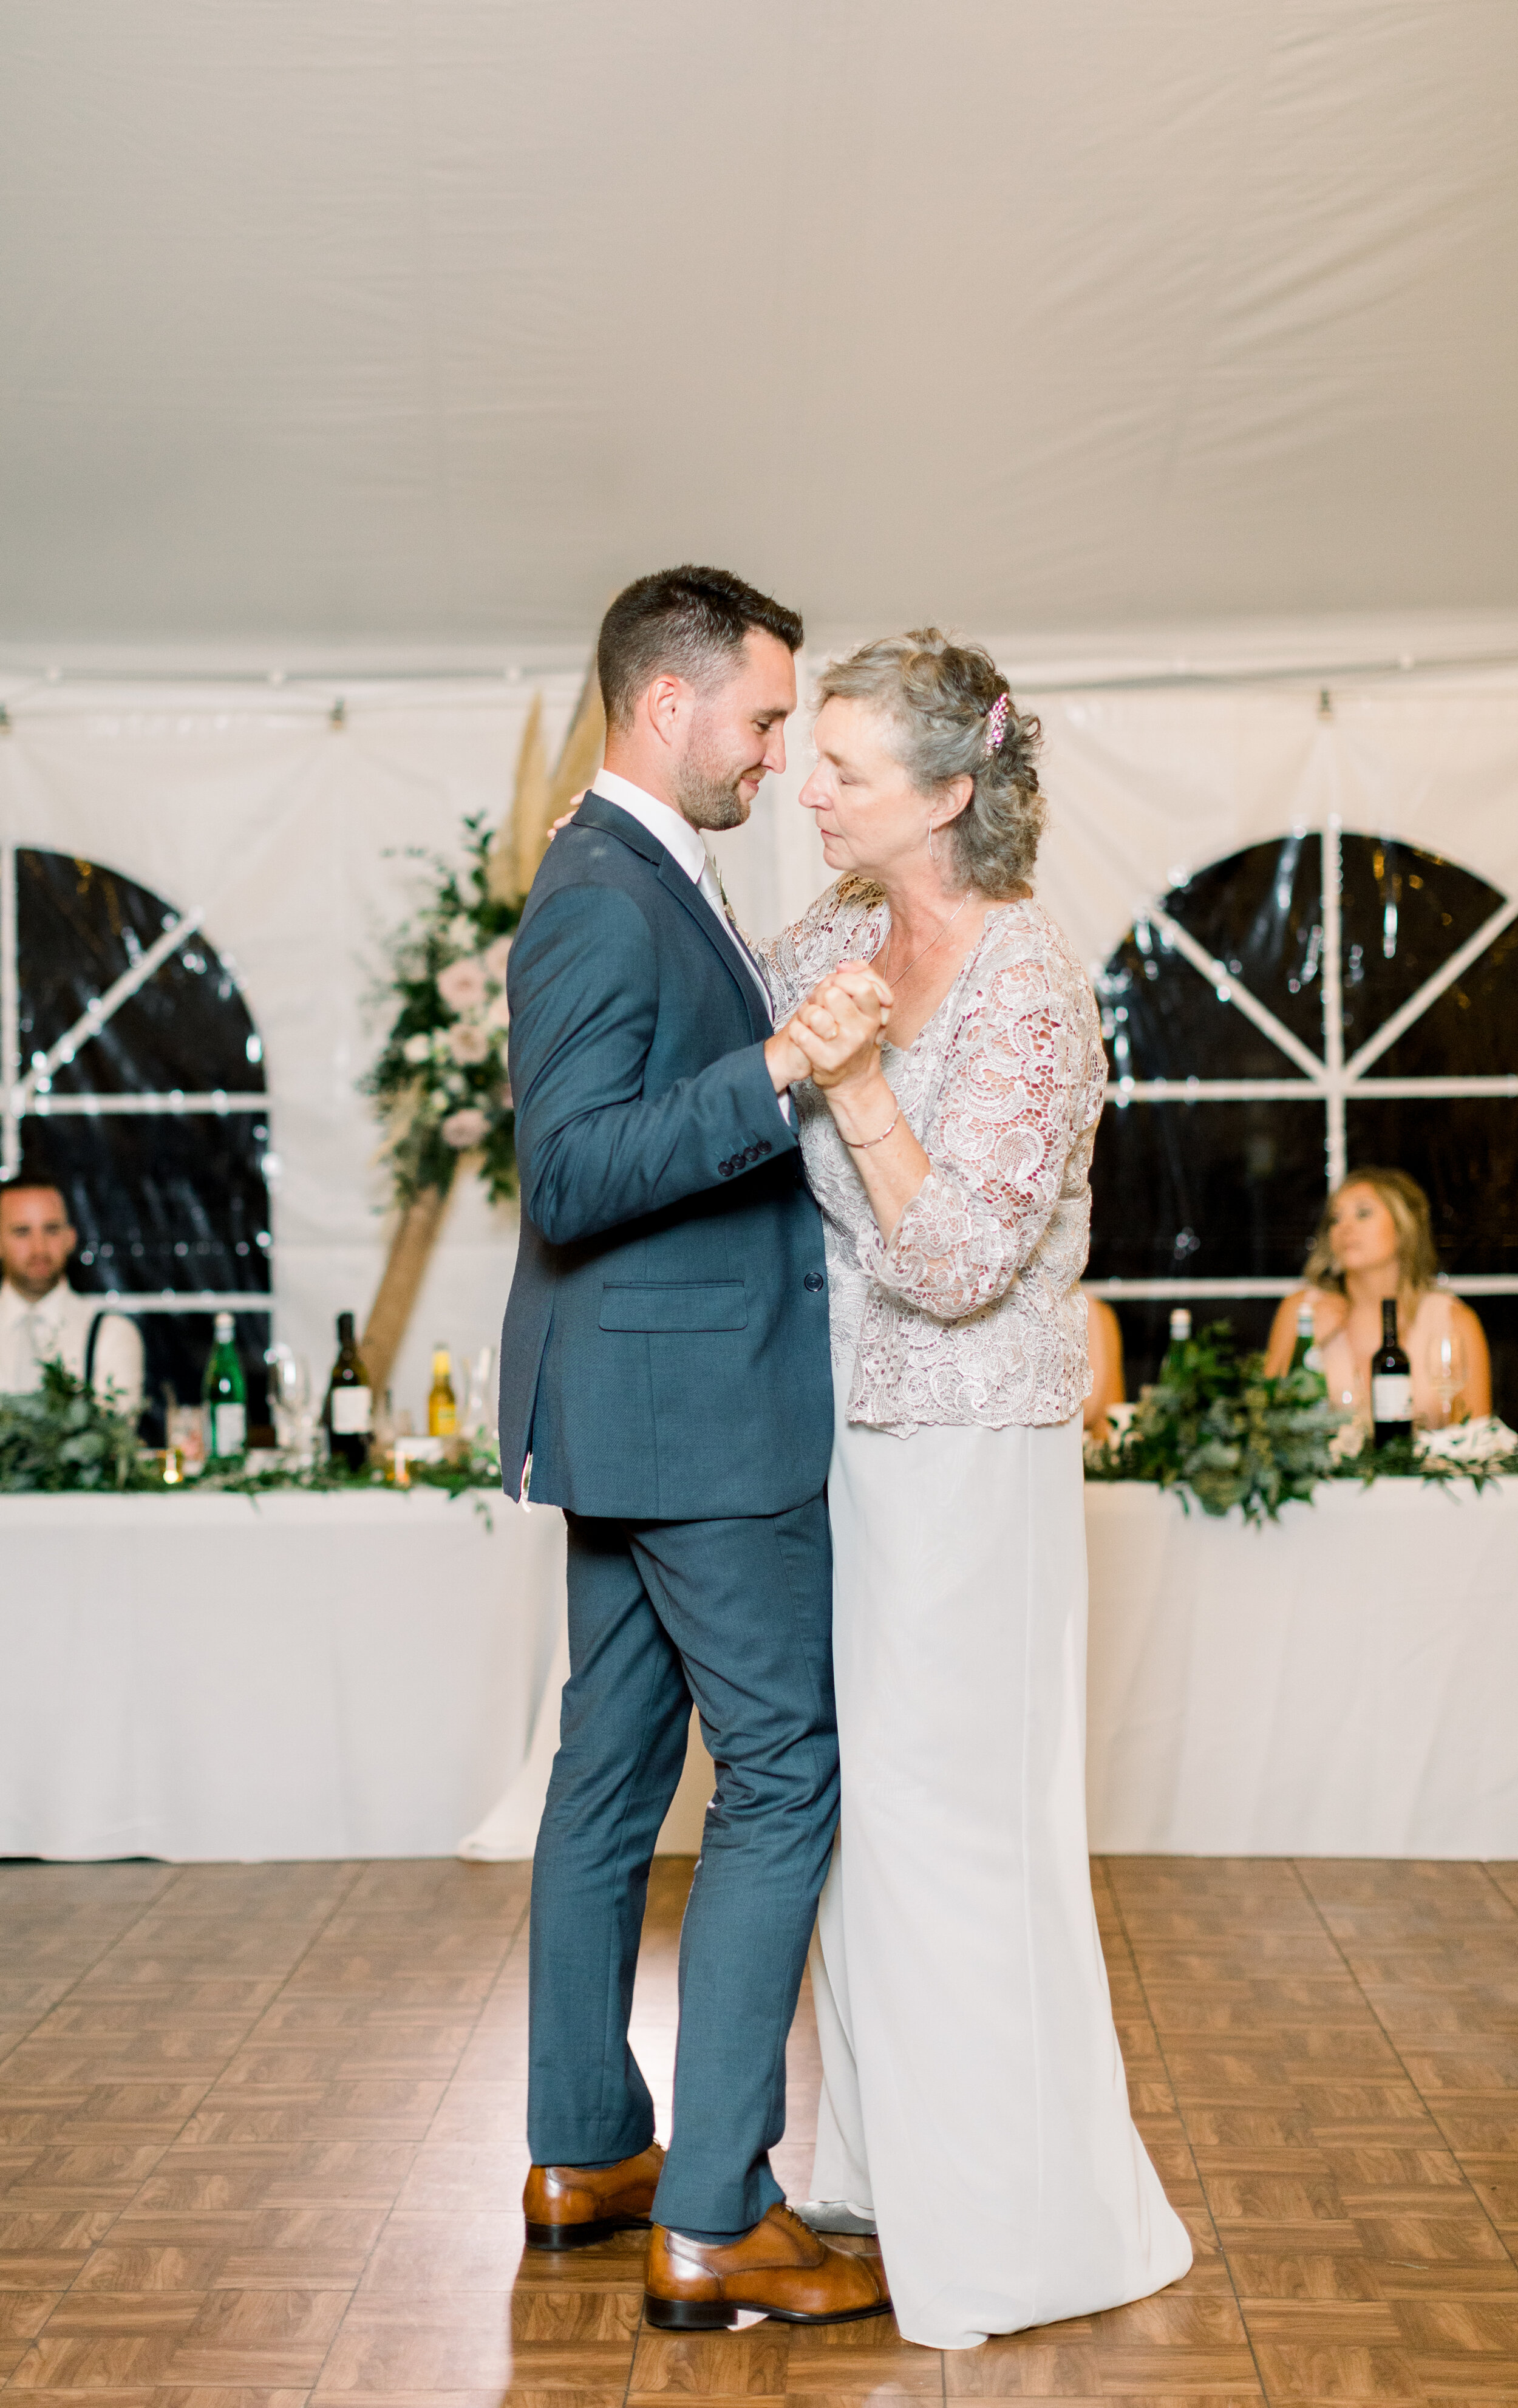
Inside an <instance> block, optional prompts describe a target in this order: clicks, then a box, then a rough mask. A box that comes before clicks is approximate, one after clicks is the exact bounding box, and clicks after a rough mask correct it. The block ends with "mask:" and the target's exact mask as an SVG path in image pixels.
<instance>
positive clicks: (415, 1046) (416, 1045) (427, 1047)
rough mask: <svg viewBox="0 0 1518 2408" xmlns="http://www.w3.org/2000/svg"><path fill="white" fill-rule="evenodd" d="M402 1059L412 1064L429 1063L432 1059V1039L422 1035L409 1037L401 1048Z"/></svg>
mask: <svg viewBox="0 0 1518 2408" xmlns="http://www.w3.org/2000/svg"><path fill="white" fill-rule="evenodd" d="M401 1057H402V1059H403V1060H404V1061H407V1062H410V1063H413V1064H414V1063H418V1062H427V1061H430V1060H431V1058H432V1039H431V1038H430V1037H428V1036H425V1035H422V1036H420V1037H408V1039H407V1040H406V1042H405V1044H404V1045H403V1046H402V1047H401Z"/></svg>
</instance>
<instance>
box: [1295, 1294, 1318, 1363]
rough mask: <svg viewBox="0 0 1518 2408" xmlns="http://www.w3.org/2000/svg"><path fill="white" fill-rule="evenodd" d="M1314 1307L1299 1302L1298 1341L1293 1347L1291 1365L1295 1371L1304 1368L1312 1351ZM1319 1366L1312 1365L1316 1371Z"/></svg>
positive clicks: (1297, 1313) (1297, 1315) (1297, 1312)
mask: <svg viewBox="0 0 1518 2408" xmlns="http://www.w3.org/2000/svg"><path fill="white" fill-rule="evenodd" d="M1312 1345H1313V1324H1312V1307H1311V1306H1310V1304H1299V1305H1298V1306H1297V1308H1296V1345H1295V1346H1294V1347H1293V1348H1292V1364H1291V1367H1292V1369H1293V1370H1294V1371H1299V1370H1300V1369H1302V1366H1303V1364H1304V1363H1306V1362H1307V1359H1308V1356H1309V1355H1310V1354H1311V1352H1312ZM1317 1368H1318V1367H1317V1365H1316V1363H1314V1364H1313V1365H1312V1366H1311V1369H1313V1370H1314V1371H1315V1370H1316V1369H1317Z"/></svg>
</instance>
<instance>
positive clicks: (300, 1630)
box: [0, 1489, 564, 1861]
mask: <svg viewBox="0 0 1518 2408" xmlns="http://www.w3.org/2000/svg"><path fill="white" fill-rule="evenodd" d="M489 1510H490V1515H491V1520H492V1522H493V1523H494V1530H492V1529H488V1528H487V1527H486V1525H485V1522H484V1520H483V1518H482V1517H481V1515H480V1513H479V1512H477V1511H476V1508H475V1505H474V1503H473V1502H472V1500H471V1499H470V1498H459V1499H458V1500H457V1501H451V1500H450V1499H449V1498H447V1497H446V1496H444V1495H442V1494H440V1493H439V1492H438V1491H437V1490H430V1491H429V1490H426V1489H413V1490H411V1491H410V1492H409V1493H408V1494H406V1495H397V1494H394V1493H390V1494H387V1493H385V1492H383V1491H380V1492H376V1493H374V1494H370V1495H361V1496H356V1497H341V1496H320V1497H301V1496H298V1495H290V1496H270V1497H265V1498H259V1499H258V1501H257V1502H256V1504H255V1503H253V1502H251V1501H250V1500H249V1499H247V1498H237V1497H210V1496H206V1497H197V1496H179V1497H152V1496H145V1497H114V1498H96V1497H57V1498H52V1497H7V1498H0V1688H3V1691H4V1696H5V1710H4V1741H3V1743H0V1853H3V1854H6V1855H11V1856H54V1857H91V1856H166V1857H171V1858H177V1859H184V1860H192V1861H193V1860H196V1859H203V1858H217V1857H244V1858H256V1857H264V1856H276V1857H278V1856H448V1855H451V1853H452V1851H453V1849H454V1848H455V1847H456V1846H457V1844H458V1840H459V1836H460V1834H461V1832H464V1831H465V1830H467V1829H468V1828H469V1827H470V1825H471V1824H472V1823H475V1822H477V1821H478V1820H479V1818H480V1814H481V1813H483V1812H484V1811H485V1809H486V1808H487V1807H488V1806H489V1805H490V1803H491V1802H492V1800H493V1799H494V1798H495V1797H497V1796H498V1795H499V1793H500V1791H501V1790H502V1788H503V1787H504V1786H505V1785H506V1783H507V1781H508V1779H509V1777H510V1775H511V1774H512V1773H513V1772H514V1771H515V1770H516V1769H517V1767H518V1766H519V1764H520V1763H521V1761H522V1758H523V1753H524V1751H525V1748H526V1742H527V1736H528V1731H529V1728H530V1727H531V1724H532V1720H533V1715H534V1713H535V1710H536V1708H537V1703H538V1699H539V1695H540V1692H541V1689H542V1686H543V1683H544V1679H545V1676H546V1674H547V1671H548V1668H549V1664H550V1662H551V1657H552V1654H553V1649H554V1644H555V1641H556V1639H557V1635H558V1631H559V1628H560V1627H561V1625H562V1621H563V1614H564V1602H563V1599H564V1523H563V1520H562V1518H561V1516H560V1515H559V1514H557V1513H546V1512H537V1513H530V1514H526V1515H523V1512H522V1511H521V1509H520V1508H519V1507H517V1506H515V1505H512V1504H509V1503H508V1502H507V1501H506V1500H505V1499H504V1498H499V1497H496V1498H491V1499H490V1500H489Z"/></svg>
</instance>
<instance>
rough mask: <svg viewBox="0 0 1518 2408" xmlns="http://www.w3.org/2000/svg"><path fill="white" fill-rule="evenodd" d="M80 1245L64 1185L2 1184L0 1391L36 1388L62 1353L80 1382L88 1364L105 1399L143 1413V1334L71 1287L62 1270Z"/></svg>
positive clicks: (20, 1181) (16, 1392) (20, 1393)
mask: <svg viewBox="0 0 1518 2408" xmlns="http://www.w3.org/2000/svg"><path fill="white" fill-rule="evenodd" d="M77 1243H78V1239H77V1237H76V1234H75V1231H74V1228H73V1226H72V1224H71V1222H70V1221H69V1217H68V1206H67V1205H66V1203H65V1202H64V1196H63V1191H62V1190H61V1189H60V1188H57V1187H55V1186H53V1185H52V1184H51V1183H50V1182H49V1181H47V1180H45V1179H38V1178H32V1177H29V1176H27V1175H26V1174H25V1173H24V1172H23V1173H22V1175H21V1177H20V1178H19V1179H15V1180H12V1181H11V1182H10V1183H9V1185H8V1186H5V1187H0V1393H4V1394H8V1395H11V1396H24V1395H26V1394H27V1393H28V1392H29V1391H30V1390H31V1389H33V1388H36V1387H39V1386H40V1385H41V1382H42V1366H43V1364H44V1363H47V1362H50V1361H51V1360H52V1358H53V1357H54V1355H58V1356H61V1357H62V1359H63V1362H64V1366H65V1368H66V1369H68V1370H70V1371H72V1372H73V1374H74V1376H75V1378H76V1379H77V1380H82V1379H83V1377H84V1375H85V1366H86V1363H87V1362H88V1363H89V1365H90V1372H91V1384H92V1385H93V1389H94V1392H95V1395H96V1396H97V1397H98V1398H100V1400H101V1402H102V1403H103V1404H104V1403H107V1402H108V1403H110V1404H111V1405H112V1406H113V1407H114V1409H115V1410H116V1412H122V1413H129V1414H130V1415H131V1416H132V1417H133V1419H134V1420H135V1419H136V1415H137V1414H138V1413H139V1412H141V1411H142V1337H141V1333H140V1332H139V1331H138V1329H137V1328H136V1324H135V1323H133V1322H131V1321H129V1320H128V1319H127V1318H126V1316H125V1315H124V1313H120V1312H106V1313H102V1312H101V1311H100V1308H99V1305H98V1304H97V1303H96V1301H95V1299H94V1297H88V1296H77V1295H76V1294H75V1292H74V1290H73V1289H72V1288H71V1287H70V1286H69V1284H68V1281H67V1279H66V1278H65V1276H64V1272H65V1269H66V1267H67V1263H68V1258H69V1256H70V1254H72V1253H73V1251H74V1248H75V1246H76V1244H77ZM97 1319H98V1321H99V1325H100V1326H99V1328H98V1330H95V1331H94V1348H93V1361H92V1360H91V1346H90V1338H91V1332H92V1330H94V1325H95V1322H96V1321H97ZM110 1391H114V1394H113V1395H112V1394H110V1393H109V1392H110Z"/></svg>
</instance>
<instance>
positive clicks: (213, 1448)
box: [200, 1312, 248, 1463]
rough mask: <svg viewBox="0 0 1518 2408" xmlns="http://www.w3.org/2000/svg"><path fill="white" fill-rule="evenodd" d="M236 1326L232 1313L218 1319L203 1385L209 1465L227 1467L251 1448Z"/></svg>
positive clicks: (219, 1314)
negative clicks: (221, 1464)
mask: <svg viewBox="0 0 1518 2408" xmlns="http://www.w3.org/2000/svg"><path fill="white" fill-rule="evenodd" d="M235 1332H236V1323H235V1322H234V1321H233V1318H232V1315H231V1313H230V1312H219V1313H218V1314H217V1316H216V1343H215V1344H214V1346H213V1347H212V1348H211V1353H210V1360H209V1362H208V1364H207V1366H206V1376H205V1378H204V1379H203V1380H202V1382H201V1383H200V1395H201V1401H202V1403H203V1404H204V1406H205V1408H206V1456H207V1460H208V1462H211V1463H226V1462H228V1461H229V1460H230V1459H231V1457H232V1456H234V1455H242V1454H245V1453H246V1451H247V1446H248V1383H247V1382H246V1381H245V1380H244V1378H243V1376H242V1357H241V1355H239V1354H238V1352H237V1341H236V1335H235Z"/></svg>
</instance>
